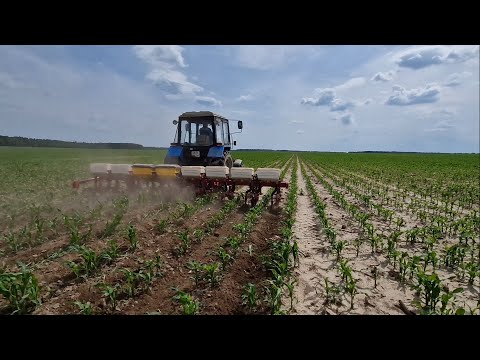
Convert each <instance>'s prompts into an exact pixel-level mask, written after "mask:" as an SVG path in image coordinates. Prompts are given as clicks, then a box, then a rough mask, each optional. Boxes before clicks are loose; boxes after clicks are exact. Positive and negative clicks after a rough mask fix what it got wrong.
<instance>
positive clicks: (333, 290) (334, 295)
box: [324, 278, 342, 305]
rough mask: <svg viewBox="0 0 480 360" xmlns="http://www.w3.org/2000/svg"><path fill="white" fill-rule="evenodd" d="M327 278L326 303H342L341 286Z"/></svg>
mask: <svg viewBox="0 0 480 360" xmlns="http://www.w3.org/2000/svg"><path fill="white" fill-rule="evenodd" d="M324 280H325V297H326V299H325V305H328V304H336V305H339V304H341V302H342V300H341V288H340V287H339V286H337V285H335V284H334V283H331V282H330V281H328V279H327V278H325V279H324Z"/></svg>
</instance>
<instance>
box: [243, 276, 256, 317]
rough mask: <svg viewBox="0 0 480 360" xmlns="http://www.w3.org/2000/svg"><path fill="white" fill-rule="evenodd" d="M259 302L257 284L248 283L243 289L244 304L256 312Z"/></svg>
mask: <svg viewBox="0 0 480 360" xmlns="http://www.w3.org/2000/svg"><path fill="white" fill-rule="evenodd" d="M257 301H258V298H257V288H256V286H255V284H252V283H248V284H247V285H245V288H244V289H243V294H242V304H243V305H247V307H248V308H249V309H250V310H254V309H255V307H256V306H257Z"/></svg>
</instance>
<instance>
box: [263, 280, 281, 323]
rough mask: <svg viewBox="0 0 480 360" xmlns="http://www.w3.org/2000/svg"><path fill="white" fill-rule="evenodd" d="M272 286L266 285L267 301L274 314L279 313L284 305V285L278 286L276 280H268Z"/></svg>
mask: <svg viewBox="0 0 480 360" xmlns="http://www.w3.org/2000/svg"><path fill="white" fill-rule="evenodd" d="M268 283H269V284H270V286H267V287H266V293H267V303H268V306H269V308H270V313H271V314H272V315H275V314H278V312H279V310H280V307H281V306H282V287H281V286H277V284H276V283H275V281H272V280H268Z"/></svg>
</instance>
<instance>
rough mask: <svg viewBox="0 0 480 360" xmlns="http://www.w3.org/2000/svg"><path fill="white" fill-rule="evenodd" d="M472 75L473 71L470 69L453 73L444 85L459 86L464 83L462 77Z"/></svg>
mask: <svg viewBox="0 0 480 360" xmlns="http://www.w3.org/2000/svg"><path fill="white" fill-rule="evenodd" d="M471 75H472V73H471V72H468V71H464V72H462V73H453V74H451V75H450V76H449V77H448V79H447V81H446V82H445V84H444V86H448V87H455V86H459V85H461V84H462V82H461V81H460V80H461V79H465V78H468V77H469V76H471Z"/></svg>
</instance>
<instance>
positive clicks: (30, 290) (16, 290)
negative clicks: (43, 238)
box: [0, 263, 41, 315]
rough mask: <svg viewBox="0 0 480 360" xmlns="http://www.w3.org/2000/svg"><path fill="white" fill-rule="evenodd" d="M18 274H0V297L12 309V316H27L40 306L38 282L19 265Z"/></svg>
mask: <svg viewBox="0 0 480 360" xmlns="http://www.w3.org/2000/svg"><path fill="white" fill-rule="evenodd" d="M19 267H20V271H19V272H6V271H4V270H2V271H1V272H0V295H2V296H3V297H4V298H5V299H6V300H7V301H8V303H9V308H11V309H13V312H12V314H19V315H21V314H27V313H29V312H31V311H33V310H34V309H35V307H36V306H38V305H40V304H41V299H40V288H39V286H38V280H37V278H36V277H35V275H33V273H32V271H31V270H30V269H29V268H28V267H27V266H26V265H25V264H22V263H20V264H19Z"/></svg>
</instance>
